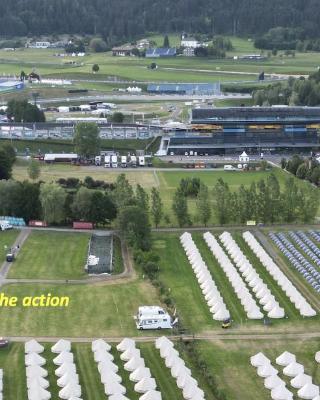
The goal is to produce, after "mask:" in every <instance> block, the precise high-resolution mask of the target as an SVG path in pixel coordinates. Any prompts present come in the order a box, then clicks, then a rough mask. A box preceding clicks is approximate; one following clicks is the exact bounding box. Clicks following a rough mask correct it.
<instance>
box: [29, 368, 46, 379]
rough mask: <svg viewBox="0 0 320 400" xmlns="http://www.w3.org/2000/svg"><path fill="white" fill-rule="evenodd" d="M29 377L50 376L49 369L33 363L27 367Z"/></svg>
mask: <svg viewBox="0 0 320 400" xmlns="http://www.w3.org/2000/svg"><path fill="white" fill-rule="evenodd" d="M26 374H27V378H34V377H35V376H39V377H42V378H45V377H46V376H48V371H47V370H46V369H44V368H42V367H40V365H31V366H28V367H27V368H26Z"/></svg>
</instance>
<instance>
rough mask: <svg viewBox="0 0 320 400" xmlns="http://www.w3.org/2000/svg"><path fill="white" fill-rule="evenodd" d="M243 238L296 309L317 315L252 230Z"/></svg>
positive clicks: (305, 313) (309, 315) (304, 315)
mask: <svg viewBox="0 0 320 400" xmlns="http://www.w3.org/2000/svg"><path fill="white" fill-rule="evenodd" d="M242 237H243V239H244V240H245V241H246V243H247V244H248V246H249V247H250V248H251V250H252V251H253V252H254V254H255V255H256V256H257V257H258V258H259V260H260V261H261V263H262V265H263V266H264V267H265V268H266V270H267V271H268V272H269V273H270V275H271V276H272V277H273V279H274V280H275V281H276V282H277V283H278V285H279V286H280V287H281V289H282V290H283V291H284V292H285V293H286V295H287V296H288V298H289V299H290V301H291V302H292V303H293V304H294V306H295V307H296V309H297V310H298V311H299V312H300V314H301V315H302V316H303V317H313V316H315V315H316V311H315V310H314V309H313V308H312V307H311V306H310V304H309V303H308V302H307V300H306V299H305V298H304V297H303V296H302V294H301V293H300V292H299V291H298V290H297V289H296V287H295V286H294V285H293V284H292V282H291V281H290V280H289V279H288V278H287V277H286V275H285V274H284V273H283V272H282V271H281V270H280V268H279V267H278V266H277V265H276V264H275V262H274V261H273V260H272V258H271V257H270V256H269V255H268V254H267V252H266V251H265V250H264V249H263V247H262V246H261V245H260V243H259V242H258V241H257V240H256V238H255V237H254V236H253V235H252V233H251V232H244V233H243V234H242Z"/></svg>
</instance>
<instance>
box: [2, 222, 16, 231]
mask: <svg viewBox="0 0 320 400" xmlns="http://www.w3.org/2000/svg"><path fill="white" fill-rule="evenodd" d="M8 229H13V226H12V225H11V224H9V222H8V221H0V230H2V231H6V230H8Z"/></svg>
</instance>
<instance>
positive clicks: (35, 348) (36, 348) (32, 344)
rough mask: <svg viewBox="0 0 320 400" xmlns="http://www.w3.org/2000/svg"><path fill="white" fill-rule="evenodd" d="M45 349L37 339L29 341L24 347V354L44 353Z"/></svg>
mask: <svg viewBox="0 0 320 400" xmlns="http://www.w3.org/2000/svg"><path fill="white" fill-rule="evenodd" d="M43 351H44V347H43V346H42V345H41V344H40V343H38V342H37V341H36V340H35V339H32V340H29V341H28V342H26V343H25V345H24V352H25V353H26V354H29V353H38V354H39V353H43Z"/></svg>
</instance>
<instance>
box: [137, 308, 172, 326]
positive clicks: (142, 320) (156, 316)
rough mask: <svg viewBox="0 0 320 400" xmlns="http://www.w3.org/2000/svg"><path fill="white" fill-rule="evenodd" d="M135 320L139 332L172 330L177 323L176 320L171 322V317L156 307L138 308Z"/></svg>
mask: <svg viewBox="0 0 320 400" xmlns="http://www.w3.org/2000/svg"><path fill="white" fill-rule="evenodd" d="M135 320H136V326H137V329H139V330H146V329H172V328H173V327H174V325H175V324H176V323H177V322H178V320H177V319H175V320H174V321H172V318H171V316H170V315H169V314H168V313H167V312H166V311H165V310H164V309H163V308H161V307H158V306H143V307H139V309H138V313H137V315H136V317H135Z"/></svg>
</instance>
